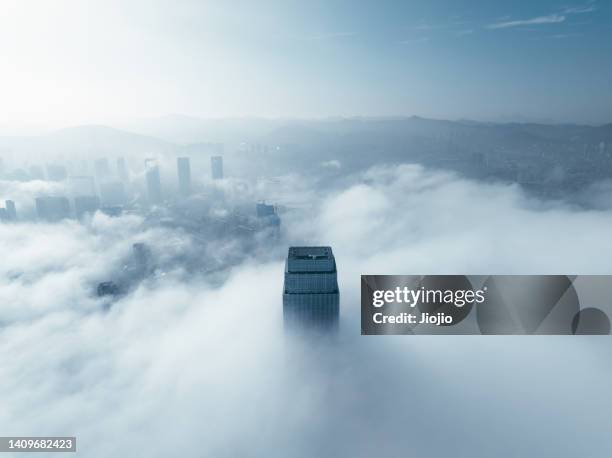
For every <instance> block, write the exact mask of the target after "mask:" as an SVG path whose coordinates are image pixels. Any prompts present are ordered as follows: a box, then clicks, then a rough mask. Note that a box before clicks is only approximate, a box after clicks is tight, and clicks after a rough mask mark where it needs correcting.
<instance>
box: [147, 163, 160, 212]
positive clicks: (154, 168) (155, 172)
mask: <svg viewBox="0 0 612 458" xmlns="http://www.w3.org/2000/svg"><path fill="white" fill-rule="evenodd" d="M145 172H146V176H147V192H148V194H149V204H151V205H158V204H161V203H162V189H161V178H160V176H159V165H158V164H157V161H156V160H155V159H145Z"/></svg>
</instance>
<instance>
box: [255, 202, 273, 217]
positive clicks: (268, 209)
mask: <svg viewBox="0 0 612 458" xmlns="http://www.w3.org/2000/svg"><path fill="white" fill-rule="evenodd" d="M255 211H256V212H257V217H258V218H266V217H268V216H273V215H276V210H275V209H274V205H267V204H266V203H265V202H262V203H258V204H257V205H256V207H255Z"/></svg>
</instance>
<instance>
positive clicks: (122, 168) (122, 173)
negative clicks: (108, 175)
mask: <svg viewBox="0 0 612 458" xmlns="http://www.w3.org/2000/svg"><path fill="white" fill-rule="evenodd" d="M117 176H118V177H119V180H121V181H122V182H123V183H127V182H128V181H130V175H129V173H128V169H127V165H126V164H125V159H124V158H122V157H119V158H117Z"/></svg>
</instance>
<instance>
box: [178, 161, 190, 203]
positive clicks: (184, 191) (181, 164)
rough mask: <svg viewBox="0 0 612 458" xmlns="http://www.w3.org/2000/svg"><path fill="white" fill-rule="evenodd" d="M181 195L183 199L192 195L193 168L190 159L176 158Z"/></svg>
mask: <svg viewBox="0 0 612 458" xmlns="http://www.w3.org/2000/svg"><path fill="white" fill-rule="evenodd" d="M176 168H177V172H178V187H179V193H180V194H181V196H183V197H187V196H189V194H191V166H190V164H189V158H188V157H178V158H176Z"/></svg>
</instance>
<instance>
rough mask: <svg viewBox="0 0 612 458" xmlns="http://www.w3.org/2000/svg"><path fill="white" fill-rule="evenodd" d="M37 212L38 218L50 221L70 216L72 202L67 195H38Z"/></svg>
mask: <svg viewBox="0 0 612 458" xmlns="http://www.w3.org/2000/svg"><path fill="white" fill-rule="evenodd" d="M36 214H37V215H38V219H40V220H43V221H48V222H56V221H61V220H63V219H66V218H70V202H69V201H68V198H66V197H55V196H45V197H37V198H36Z"/></svg>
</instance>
